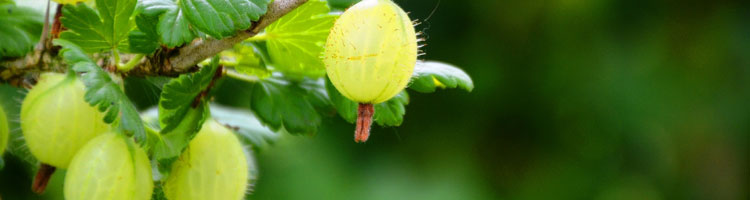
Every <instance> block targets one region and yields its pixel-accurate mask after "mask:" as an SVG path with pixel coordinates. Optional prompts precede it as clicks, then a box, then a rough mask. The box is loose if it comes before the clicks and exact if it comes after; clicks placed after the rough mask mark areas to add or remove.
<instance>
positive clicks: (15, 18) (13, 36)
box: [0, 4, 43, 58]
mask: <svg viewBox="0 0 750 200" xmlns="http://www.w3.org/2000/svg"><path fill="white" fill-rule="evenodd" d="M42 19H43V17H42V16H41V15H39V14H38V13H36V12H34V11H33V10H32V9H28V8H23V7H16V6H15V5H13V4H4V5H0V24H2V25H1V26H0V58H7V57H21V56H24V55H26V53H28V52H30V51H31V50H32V48H33V47H34V44H36V43H37V42H38V41H39V34H40V33H41V32H42Z"/></svg>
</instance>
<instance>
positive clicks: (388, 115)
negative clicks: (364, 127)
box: [372, 90, 409, 126]
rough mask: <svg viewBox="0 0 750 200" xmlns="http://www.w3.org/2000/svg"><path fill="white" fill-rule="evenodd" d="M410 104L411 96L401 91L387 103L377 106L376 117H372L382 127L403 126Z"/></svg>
mask: <svg viewBox="0 0 750 200" xmlns="http://www.w3.org/2000/svg"><path fill="white" fill-rule="evenodd" d="M407 104H409V94H407V93H406V90H404V91H401V93H398V94H397V95H396V96H394V97H393V98H391V99H389V100H388V101H386V102H383V103H379V104H376V105H375V115H374V116H373V117H372V118H373V119H374V120H375V123H377V124H378V125H380V126H401V123H402V122H404V115H405V114H406V105H407Z"/></svg>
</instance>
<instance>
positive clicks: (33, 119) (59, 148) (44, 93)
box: [21, 73, 109, 168]
mask: <svg viewBox="0 0 750 200" xmlns="http://www.w3.org/2000/svg"><path fill="white" fill-rule="evenodd" d="M84 93H85V90H84V86H83V83H82V82H81V80H80V79H78V78H77V77H76V76H75V74H69V75H63V74H56V73H45V74H42V75H41V76H40V78H39V82H38V83H37V84H36V86H34V87H33V88H32V89H31V90H30V91H29V93H28V94H27V95H26V98H24V100H23V103H22V105H21V130H22V131H23V136H24V138H25V139H26V144H27V145H28V147H29V150H30V151H31V153H32V154H33V155H34V157H36V158H37V159H39V161H40V162H42V163H46V164H49V165H52V166H54V167H58V168H67V166H68V163H70V160H71V159H72V158H73V156H74V155H75V154H76V152H77V151H78V149H80V148H81V147H82V146H83V145H85V144H86V142H88V141H89V140H90V139H91V138H94V137H95V136H97V135H99V134H101V133H104V132H106V131H108V130H109V125H108V124H106V123H104V121H103V120H102V118H103V114H102V113H100V112H99V111H98V110H96V109H95V108H94V107H91V106H90V105H89V104H88V103H86V102H85V101H84V98H83V95H84Z"/></svg>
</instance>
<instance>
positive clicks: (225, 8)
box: [179, 0, 270, 38]
mask: <svg viewBox="0 0 750 200" xmlns="http://www.w3.org/2000/svg"><path fill="white" fill-rule="evenodd" d="M269 2H270V0H182V1H180V3H179V4H180V5H179V6H180V8H181V10H182V11H183V13H184V14H185V17H186V18H187V19H188V20H189V21H190V24H192V25H193V27H195V28H196V29H198V30H199V31H201V32H204V33H206V34H208V35H210V36H211V37H214V38H224V37H228V36H232V35H235V34H237V31H239V30H245V29H248V28H250V25H252V21H257V20H258V19H259V18H260V16H261V15H263V14H265V13H266V10H267V9H268V8H267V7H268V3H269Z"/></svg>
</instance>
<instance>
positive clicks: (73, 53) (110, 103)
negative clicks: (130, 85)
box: [54, 39, 147, 143]
mask: <svg viewBox="0 0 750 200" xmlns="http://www.w3.org/2000/svg"><path fill="white" fill-rule="evenodd" d="M54 43H55V45H60V46H62V50H61V54H62V55H63V58H64V59H65V62H66V63H68V65H72V66H73V68H72V69H73V70H74V71H75V72H78V73H82V75H81V80H82V81H83V84H84V85H85V86H86V94H85V95H84V99H85V100H86V102H88V103H89V104H91V106H94V107H97V108H98V109H99V111H101V112H106V114H105V116H104V122H106V123H112V122H114V121H115V120H116V119H117V118H118V117H119V123H118V129H119V130H120V131H121V132H122V133H124V134H125V135H127V136H135V139H136V140H137V141H138V142H139V143H144V142H145V141H146V139H147V136H146V130H145V128H144V126H143V121H142V120H141V118H140V116H139V115H138V110H137V109H136V108H135V106H134V105H133V103H131V102H130V100H129V99H128V97H127V95H125V93H124V92H123V91H122V89H121V87H120V85H119V84H117V83H116V82H115V81H113V80H112V78H111V77H110V75H109V73H107V72H105V71H104V70H103V69H102V68H101V67H99V66H97V65H96V64H95V63H94V62H93V61H91V59H90V58H88V57H87V56H86V54H85V53H83V50H82V48H81V47H79V46H77V45H75V44H74V43H72V42H70V41H66V40H64V39H57V40H55V41H54Z"/></svg>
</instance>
